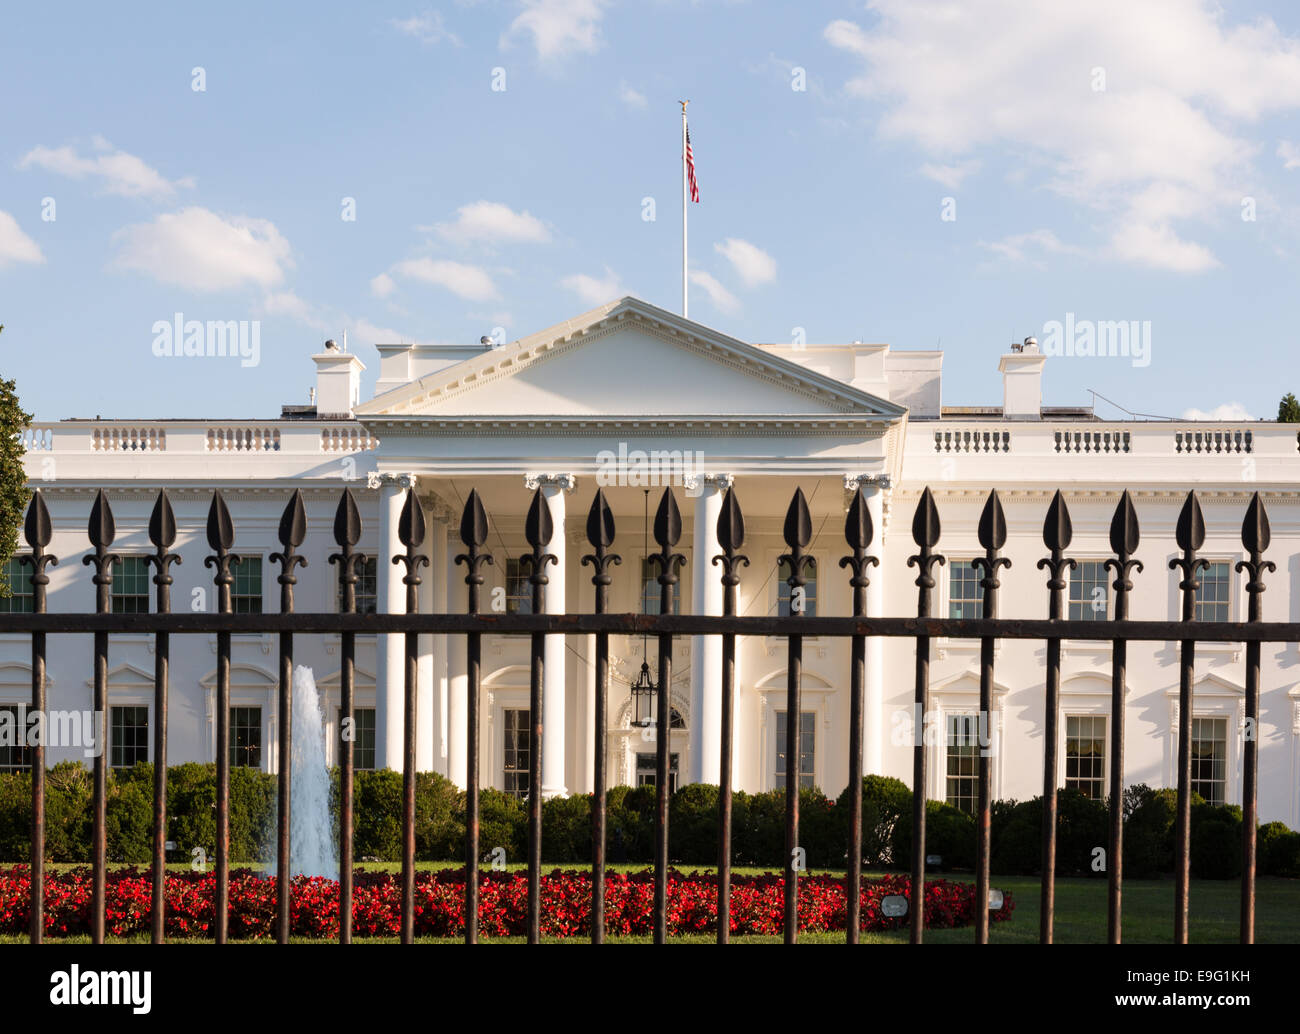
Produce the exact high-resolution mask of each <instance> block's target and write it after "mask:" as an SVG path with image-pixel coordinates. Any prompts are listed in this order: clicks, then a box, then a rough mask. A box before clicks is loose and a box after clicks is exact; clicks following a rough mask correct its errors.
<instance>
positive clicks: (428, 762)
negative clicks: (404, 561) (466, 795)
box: [415, 504, 447, 772]
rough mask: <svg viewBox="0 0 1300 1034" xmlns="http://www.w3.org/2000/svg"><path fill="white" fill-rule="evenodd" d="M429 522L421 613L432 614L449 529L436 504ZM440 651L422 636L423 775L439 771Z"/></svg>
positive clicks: (419, 709)
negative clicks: (427, 560)
mask: <svg viewBox="0 0 1300 1034" xmlns="http://www.w3.org/2000/svg"><path fill="white" fill-rule="evenodd" d="M426 516H427V517H428V518H429V519H428V520H427V522H426V526H427V528H428V533H427V536H426V538H425V540H424V548H423V549H421V553H423V554H424V555H425V556H427V557H428V558H429V565H428V566H427V567H426V568H424V569H423V570H422V571H421V572H420V613H421V614H432V613H433V612H434V611H435V610H438V609H439V606H440V603H441V600H442V599H443V598H444V596H445V592H444V591H443V590H442V582H441V578H440V575H439V567H440V566H441V565H444V564H445V563H446V555H447V525H446V522H445V519H444V518H443V516H442V513H441V508H440V507H439V506H437V504H435V505H434V506H433V507H432V509H430V510H427V511H426ZM436 669H437V650H436V649H435V643H434V637H433V636H431V635H422V636H420V661H419V667H418V668H417V674H418V679H417V682H416V684H417V685H418V686H419V695H418V697H417V700H416V713H417V714H418V715H419V726H418V727H417V728H416V732H415V767H416V768H417V769H418V770H419V771H421V772H433V771H435V770H436V767H437V766H436V761H435V759H436V757H437V751H436V746H437V738H436V736H437V735H438V733H439V730H438V728H437V727H438V725H439V724H440V723H439V721H438V697H437V689H438V686H437V680H436V676H435V671H436Z"/></svg>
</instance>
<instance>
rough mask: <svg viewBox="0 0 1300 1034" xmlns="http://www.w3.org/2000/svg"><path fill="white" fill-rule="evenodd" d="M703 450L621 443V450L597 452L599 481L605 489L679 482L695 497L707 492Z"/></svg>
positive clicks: (619, 448)
mask: <svg viewBox="0 0 1300 1034" xmlns="http://www.w3.org/2000/svg"><path fill="white" fill-rule="evenodd" d="M703 471H704V453H703V452H701V451H699V450H698V449H696V450H695V451H691V450H690V449H651V450H649V451H648V452H647V451H646V450H645V449H629V448H628V447H627V442H619V443H618V451H617V452H615V451H614V450H613V449H602V450H601V451H600V452H598V453H596V484H598V485H600V486H601V487H602V488H609V487H612V486H626V487H631V488H658V487H664V488H666V487H668V486H669V485H672V484H674V483H677V482H680V483H681V485H682V487H683V488H684V489H685V492H686V494H687V495H688V496H690V497H692V498H695V497H696V496H698V495H699V494H700V493H701V492H703V491H704V480H703V479H702V478H701V477H699V476H698V475H699V474H702V473H703Z"/></svg>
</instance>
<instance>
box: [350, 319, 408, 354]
mask: <svg viewBox="0 0 1300 1034" xmlns="http://www.w3.org/2000/svg"><path fill="white" fill-rule="evenodd" d="M345 322H346V323H347V328H348V333H349V334H351V335H352V337H353V339H354V341H355V343H356V344H360V345H378V344H384V345H391V344H401V343H403V342H406V341H414V340H415V338H413V337H412V336H411V335H410V334H403V333H402V332H401V331H399V330H393V329H392V328H391V327H380V326H378V325H376V324H374V323H371V322H370V321H369V320H368V319H364V318H363V319H356V320H354V319H347V320H346V321H345ZM352 345H353V341H349V342H348V347H349V348H351V347H352Z"/></svg>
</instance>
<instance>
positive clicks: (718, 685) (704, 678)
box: [686, 474, 732, 786]
mask: <svg viewBox="0 0 1300 1034" xmlns="http://www.w3.org/2000/svg"><path fill="white" fill-rule="evenodd" d="M731 481H732V477H731V475H730V474H697V475H696V476H695V478H694V479H693V480H691V481H690V482H688V485H687V490H688V492H698V493H699V494H698V495H697V496H696V497H695V517H694V522H695V529H694V542H693V549H692V553H691V612H692V613H694V614H721V613H722V569H721V568H720V567H715V566H714V565H713V558H714V557H715V556H717V555H718V554H719V553H721V552H722V547H721V546H719V545H718V514H719V513H721V512H722V496H723V493H725V492H726V491H727V489H728V488H730V487H731ZM721 736H722V639H721V638H720V637H719V636H715V635H710V636H699V635H697V636H695V637H694V641H693V643H692V645H691V728H690V746H689V756H690V763H689V765H688V770H687V776H686V778H687V781H688V782H692V783H712V784H714V785H715V786H716V785H717V784H718V782H719V780H720V779H721V773H722V757H721V746H722V744H721Z"/></svg>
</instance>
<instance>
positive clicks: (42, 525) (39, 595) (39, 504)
mask: <svg viewBox="0 0 1300 1034" xmlns="http://www.w3.org/2000/svg"><path fill="white" fill-rule="evenodd" d="M23 533H24V535H25V536H26V538H27V545H28V546H29V547H30V548H31V553H29V554H27V555H26V556H23V557H21V558H20V563H22V564H24V565H26V566H28V567H30V568H31V569H32V573H31V578H30V581H31V586H32V613H34V614H44V613H45V587H46V586H47V585H49V583H50V576H49V575H47V574H46V573H45V568H46V565H57V564H58V562H59V560H58V557H55V556H53V555H51V554H49V553H46V552H45V547H46V546H48V545H49V544H50V540H51V539H52V538H53V537H54V528H53V525H52V524H51V522H50V511H49V509H48V508H47V507H46V505H45V497H44V496H43V495H41V490H40V489H39V488H38V489H36V491H34V492H33V493H32V501H31V505H30V506H28V508H27V520H26V523H25V525H24V528H23ZM32 712H33V713H34V714H35V715H37V716H38V718H37V720H38V721H39V722H40V723H41V724H40V730H41V732H40V735H39V736H37V737H36V742H35V743H34V744H33V745H32V752H31V755H30V757H31V763H32V854H31V859H32V886H31V900H30V911H31V931H30V939H31V943H32V944H40V943H41V941H43V940H44V939H45V736H46V730H47V729H48V728H49V723H48V722H47V721H46V720H45V717H44V716H45V633H44V632H33V633H32ZM22 732H23V734H24V735H26V732H27V730H26V728H24V729H23V730H22Z"/></svg>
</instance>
